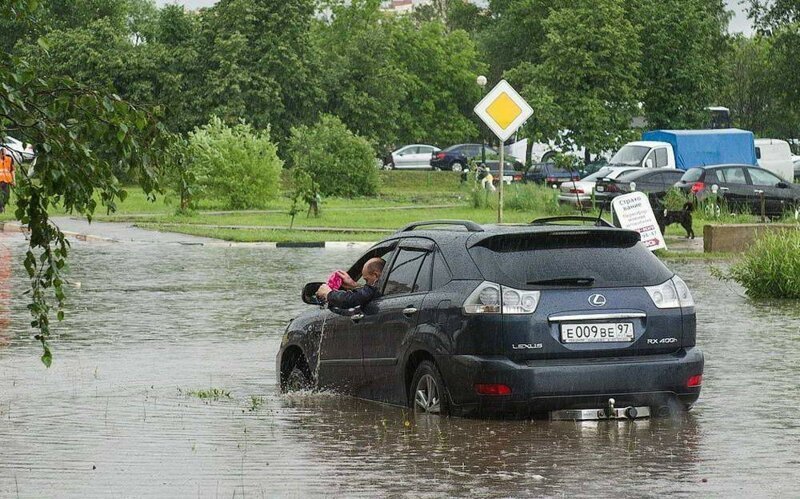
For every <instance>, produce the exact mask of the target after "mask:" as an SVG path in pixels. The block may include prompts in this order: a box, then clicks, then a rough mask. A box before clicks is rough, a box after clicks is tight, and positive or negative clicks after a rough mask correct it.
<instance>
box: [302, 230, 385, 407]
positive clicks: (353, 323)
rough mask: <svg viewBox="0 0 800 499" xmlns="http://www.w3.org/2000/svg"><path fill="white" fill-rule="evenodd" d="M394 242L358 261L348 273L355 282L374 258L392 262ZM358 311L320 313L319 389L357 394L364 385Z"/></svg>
mask: <svg viewBox="0 0 800 499" xmlns="http://www.w3.org/2000/svg"><path fill="white" fill-rule="evenodd" d="M396 245H397V241H387V242H386V243H383V244H380V245H377V246H375V247H373V248H372V249H370V250H369V251H368V252H367V253H366V254H364V255H363V256H362V257H361V258H359V259H358V260H357V261H356V262H355V263H354V264H353V266H352V267H351V268H350V270H349V271H348V273H349V274H350V276H351V277H352V278H353V279H355V280H358V279H359V278H360V277H361V268H362V267H363V265H364V263H366V261H367V260H369V259H370V258H373V257H383V258H384V259H386V260H391V255H392V254H393V253H392V251H393V250H394V248H395V246H396ZM364 316H365V314H364V311H363V310H360V309H351V310H341V309H330V310H324V311H322V327H321V329H322V332H321V335H320V338H321V339H320V343H319V356H318V357H319V365H318V366H311V368H312V370H313V369H316V370H317V379H318V380H319V386H320V388H322V389H328V390H334V391H337V392H341V393H348V394H353V395H359V394H360V393H361V392H362V391H363V386H364V367H363V358H362V356H363V348H362V338H361V336H362V335H361V330H360V328H359V324H360V322H361V318H362V317H364Z"/></svg>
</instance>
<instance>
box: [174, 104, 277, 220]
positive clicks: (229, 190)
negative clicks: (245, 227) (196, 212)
mask: <svg viewBox="0 0 800 499" xmlns="http://www.w3.org/2000/svg"><path fill="white" fill-rule="evenodd" d="M189 158H190V159H189V161H190V167H189V168H190V171H191V175H192V177H193V179H194V182H195V183H196V187H195V189H193V192H192V194H193V197H194V198H195V199H198V198H200V197H207V198H211V199H218V200H222V201H224V202H225V204H226V205H227V207H229V208H232V209H247V208H263V207H264V206H266V203H267V202H268V201H270V200H272V199H275V197H277V195H278V188H279V183H280V175H281V169H282V168H283V161H281V160H280V159H279V158H278V149H277V146H275V144H274V143H273V142H272V141H271V140H270V137H269V129H267V130H264V131H260V132H256V131H254V130H253V128H252V127H251V126H250V125H248V124H246V123H239V124H237V125H234V126H228V125H226V124H225V123H224V122H223V121H222V120H221V119H219V118H217V117H216V116H213V117H212V118H211V121H210V122H209V123H208V124H207V125H205V126H203V127H201V128H198V129H197V130H195V131H193V132H191V133H190V134H189Z"/></svg>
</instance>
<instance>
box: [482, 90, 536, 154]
mask: <svg viewBox="0 0 800 499" xmlns="http://www.w3.org/2000/svg"><path fill="white" fill-rule="evenodd" d="M475 113H476V114H477V115H478V116H479V117H480V118H481V119H482V120H483V121H484V123H486V125H487V126H488V127H489V129H491V130H492V132H494V134H495V135H497V138H499V139H500V140H502V141H505V140H507V139H508V138H509V137H511V136H512V135H513V134H514V132H516V131H517V129H518V128H519V127H520V126H521V125H522V124H523V123H524V122H525V120H527V119H528V118H530V116H531V115H532V114H533V109H531V106H529V105H528V103H527V102H525V99H523V98H522V97H520V95H519V94H518V93H517V91H516V90H514V89H513V88H512V87H511V85H509V84H508V82H507V81H505V80H501V81H500V83H498V84H497V85H496V86H495V87H494V88H493V89H492V90H490V91H489V93H488V94H486V97H484V98H483V99H481V101H480V102H479V103H478V105H477V106H475Z"/></svg>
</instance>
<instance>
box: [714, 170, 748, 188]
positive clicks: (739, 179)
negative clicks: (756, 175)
mask: <svg viewBox="0 0 800 499" xmlns="http://www.w3.org/2000/svg"><path fill="white" fill-rule="evenodd" d="M719 172H721V173H722V175H723V176H724V177H725V183H726V184H744V185H746V184H747V178H745V176H744V170H743V169H742V168H721V169H720V170H719Z"/></svg>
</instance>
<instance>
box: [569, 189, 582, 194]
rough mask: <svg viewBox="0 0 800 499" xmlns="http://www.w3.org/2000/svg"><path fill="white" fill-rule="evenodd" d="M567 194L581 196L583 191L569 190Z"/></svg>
mask: <svg viewBox="0 0 800 499" xmlns="http://www.w3.org/2000/svg"><path fill="white" fill-rule="evenodd" d="M569 193H570V194H583V193H584V192H583V189H570V190H569Z"/></svg>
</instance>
